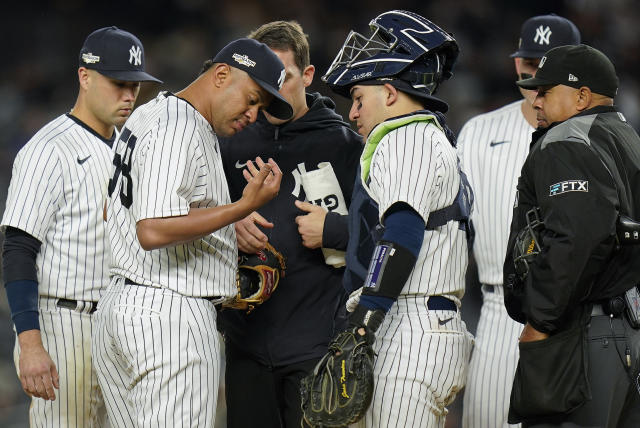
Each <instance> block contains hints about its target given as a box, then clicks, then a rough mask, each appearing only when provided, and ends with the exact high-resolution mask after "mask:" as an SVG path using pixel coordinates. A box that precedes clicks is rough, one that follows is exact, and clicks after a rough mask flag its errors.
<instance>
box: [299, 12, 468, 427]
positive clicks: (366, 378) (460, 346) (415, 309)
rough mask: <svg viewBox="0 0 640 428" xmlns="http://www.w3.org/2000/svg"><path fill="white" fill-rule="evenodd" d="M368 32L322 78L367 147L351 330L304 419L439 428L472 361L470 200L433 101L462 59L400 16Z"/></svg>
mask: <svg viewBox="0 0 640 428" xmlns="http://www.w3.org/2000/svg"><path fill="white" fill-rule="evenodd" d="M369 26H370V28H371V34H370V35H363V34H360V33H357V32H354V31H352V32H351V33H350V34H349V36H348V37H347V40H346V41H345V43H344V45H343V48H342V49H341V50H340V52H339V53H338V55H337V56H336V59H335V60H334V62H333V64H332V65H331V67H330V69H329V71H328V72H327V73H326V74H325V76H324V77H323V80H325V82H327V84H329V86H330V87H331V89H332V90H334V91H335V92H337V93H339V94H342V95H345V96H348V97H350V98H351V100H352V106H351V110H350V113H349V118H350V119H351V120H352V121H353V122H355V124H356V126H357V128H358V132H359V133H360V134H361V135H362V136H363V137H365V138H366V144H365V147H364V150H363V153H362V156H361V158H360V166H361V168H360V171H359V174H358V178H357V180H356V184H355V187H354V191H353V194H352V197H351V205H350V207H349V218H348V221H349V243H348V245H347V251H346V261H347V266H346V270H345V275H344V278H343V285H344V286H345V288H346V289H347V290H349V291H352V292H353V293H352V296H353V297H352V298H351V299H350V301H349V302H348V304H349V303H353V306H354V310H353V312H352V313H351V315H350V317H349V321H350V323H351V325H352V327H351V328H350V329H349V330H347V331H346V332H344V333H342V334H340V335H338V337H337V338H336V340H335V341H333V342H332V344H331V346H330V351H329V354H328V355H327V356H326V357H325V358H324V359H323V361H321V363H320V364H319V365H318V366H316V368H315V370H314V371H313V373H312V374H311V375H310V376H309V377H308V378H307V379H306V380H305V382H304V383H303V386H302V406H303V411H304V416H305V419H306V421H308V422H309V423H310V424H311V425H313V426H316V427H318V426H327V427H337V426H344V425H348V424H351V423H353V422H355V421H357V420H359V419H360V418H362V421H360V422H359V426H361V427H366V428H374V427H375V428H382V427H412V428H417V427H424V428H426V427H429V428H432V427H444V422H445V416H446V414H447V409H446V406H447V405H448V404H449V403H451V402H452V401H453V399H454V398H455V395H456V393H457V392H458V391H459V390H460V389H461V388H462V387H463V386H464V381H465V378H466V366H467V361H468V358H469V353H470V350H471V338H470V335H469V334H468V333H467V331H466V327H465V325H464V322H462V320H461V317H460V310H459V306H460V298H461V297H462V295H463V293H464V273H465V271H466V267H467V251H468V248H467V239H469V238H470V236H471V232H470V230H469V227H468V222H467V220H468V214H469V210H470V205H471V194H470V189H469V188H468V186H467V185H466V180H465V178H464V175H463V174H461V173H460V171H459V168H458V166H457V158H456V153H455V148H454V145H455V138H454V137H453V133H452V132H451V131H450V130H449V129H448V128H447V127H446V125H445V120H444V115H443V112H445V111H446V110H447V104H446V103H445V102H444V101H442V100H440V99H438V98H435V97H434V96H433V93H434V92H435V90H436V89H437V88H438V86H439V85H440V83H442V81H443V80H446V79H447V78H448V77H450V76H451V68H452V67H453V64H454V63H455V59H456V57H457V54H458V45H457V43H456V41H455V40H454V39H453V38H452V37H451V36H450V35H449V34H448V33H446V32H445V31H444V30H442V29H441V28H439V27H438V26H436V25H435V24H434V23H432V22H431V21H429V20H427V19H425V18H423V17H421V16H419V15H416V14H414V13H411V12H408V11H399V10H394V11H390V12H385V13H383V14H381V15H379V16H378V17H376V18H375V19H373V20H372V21H371V23H370V24H369ZM418 39H419V40H418ZM425 46H428V47H429V48H428V49H427V48H425ZM356 301H357V303H356ZM374 334H375V335H376V340H375V344H374V340H373V335H374ZM372 345H373V351H375V352H376V353H377V354H378V357H376V360H375V364H372V360H373V351H372V350H371V347H372ZM372 367H373V369H372ZM371 373H372V374H371ZM368 408H369V409H368Z"/></svg>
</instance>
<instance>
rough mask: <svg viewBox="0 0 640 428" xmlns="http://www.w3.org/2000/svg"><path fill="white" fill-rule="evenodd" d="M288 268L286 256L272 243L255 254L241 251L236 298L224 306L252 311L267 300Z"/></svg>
mask: <svg viewBox="0 0 640 428" xmlns="http://www.w3.org/2000/svg"><path fill="white" fill-rule="evenodd" d="M285 269H286V266H285V262H284V256H283V255H282V254H281V253H280V252H279V251H278V250H276V249H275V248H273V247H272V246H271V245H270V244H267V246H266V247H265V249H264V250H260V251H258V252H257V253H255V254H247V253H242V252H240V253H239V260H238V274H237V277H236V287H237V288H238V294H237V295H236V297H235V299H233V300H232V301H231V302H229V303H225V304H224V307H227V308H233V309H240V310H246V311H247V313H249V312H251V311H252V310H254V309H255V308H256V306H260V305H261V304H263V303H264V302H266V301H267V300H268V299H269V298H270V297H271V295H272V294H273V292H274V291H275V290H276V288H277V287H278V282H279V281H280V278H281V277H283V276H284V271H285Z"/></svg>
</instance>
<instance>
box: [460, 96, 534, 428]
mask: <svg viewBox="0 0 640 428" xmlns="http://www.w3.org/2000/svg"><path fill="white" fill-rule="evenodd" d="M523 102H525V101H524V100H520V101H516V102H514V103H511V104H508V105H506V106H504V107H502V108H500V109H498V110H495V111H492V112H489V113H485V114H481V115H479V116H476V117H474V118H472V119H471V120H469V121H468V122H467V123H466V124H465V125H464V127H463V128H462V130H461V131H460V137H459V138H458V150H459V154H460V161H461V165H462V169H463V171H464V172H465V173H466V174H467V178H468V179H469V183H470V184H471V187H472V188H473V191H474V196H475V203H474V209H473V212H472V215H471V219H472V221H473V225H474V227H475V230H476V238H475V243H474V246H473V254H474V257H475V259H476V262H477V264H478V275H479V278H480V282H481V283H482V284H483V286H482V296H483V304H482V309H481V313H480V319H479V321H478V330H477V332H476V343H475V348H474V350H473V355H472V357H471V364H470V367H469V376H468V378H467V386H466V389H465V393H464V402H463V426H464V427H469V428H482V427H487V428H496V427H508V426H513V425H509V424H507V413H508V410H509V397H510V394H511V386H512V383H513V376H514V374H515V370H516V365H517V363H518V336H519V335H520V332H521V331H522V324H519V323H517V322H515V321H513V320H512V319H511V318H510V317H509V315H508V314H507V311H506V309H505V307H504V292H503V288H502V269H503V265H504V258H505V254H506V251H507V240H508V238H509V227H510V225H511V217H512V215H513V204H514V200H515V195H516V184H517V182H518V177H519V176H520V170H521V169H522V164H523V163H524V161H525V159H526V157H527V154H528V153H529V143H530V142H531V134H532V132H533V131H534V128H533V127H532V126H531V125H529V123H528V122H527V121H526V119H525V118H524V115H523V114H522V111H521V106H522V103H523Z"/></svg>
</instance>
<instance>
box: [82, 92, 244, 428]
mask: <svg viewBox="0 0 640 428" xmlns="http://www.w3.org/2000/svg"><path fill="white" fill-rule="evenodd" d="M114 164H115V165H116V166H118V165H119V167H116V168H114V178H115V180H114V186H113V187H110V190H113V192H112V194H111V196H110V197H109V199H108V208H107V212H108V222H107V224H108V226H107V227H108V236H109V240H110V242H111V246H112V261H111V273H112V274H113V275H114V277H113V279H112V281H111V284H110V286H109V289H108V290H107V293H106V295H105V296H104V298H103V299H102V300H101V301H100V305H99V309H98V312H97V314H96V315H97V323H96V324H97V325H96V329H95V330H94V339H95V340H94V355H95V358H94V362H95V365H96V369H97V372H98V379H99V381H100V385H101V386H102V389H103V391H104V395H105V401H106V405H107V411H108V413H109V418H110V421H111V423H112V424H113V425H115V426H119V427H132V426H137V427H172V428H173V427H178V426H185V427H190V426H198V427H211V426H213V423H214V420H215V409H216V401H217V392H218V380H219V376H220V356H219V343H218V333H217V330H216V310H215V307H214V304H213V303H212V301H210V300H207V299H204V298H202V297H210V296H233V295H234V294H235V275H236V269H237V249H236V236H235V230H234V228H233V226H232V225H230V226H226V227H223V228H221V229H219V230H218V231H216V232H214V233H212V234H210V235H207V236H205V237H204V238H201V239H197V240H195V241H192V242H190V243H187V244H183V245H178V246H174V247H169V248H163V249H157V250H152V251H144V250H143V249H142V247H141V246H140V243H139V241H138V239H137V236H136V223H137V222H138V221H140V220H142V219H148V218H159V217H170V216H181V215H186V214H187V213H188V212H189V209H190V208H194V207H213V206H218V205H226V204H229V203H230V202H231V201H230V199H229V194H228V190H227V184H226V179H225V176H224V174H223V172H222V161H221V158H220V154H219V147H218V141H217V138H216V135H215V134H214V132H213V129H212V127H211V125H209V123H208V122H207V121H206V119H205V118H204V117H203V116H202V115H200V113H199V112H198V111H197V110H196V109H195V108H193V106H191V105H190V104H189V103H187V102H186V101H184V100H182V99H180V98H177V97H175V96H173V95H171V94H169V93H160V94H159V95H158V96H157V97H156V98H155V99H154V100H152V101H150V102H148V103H147V104H145V105H143V106H141V107H139V108H138V109H136V111H134V113H133V114H132V115H131V117H130V118H129V120H128V121H127V122H126V123H125V126H124V128H123V130H122V133H121V137H120V138H119V140H118V141H117V148H116V156H115V160H114ZM125 278H128V279H129V280H131V281H133V282H134V283H137V284H141V285H136V284H130V283H126V282H125Z"/></svg>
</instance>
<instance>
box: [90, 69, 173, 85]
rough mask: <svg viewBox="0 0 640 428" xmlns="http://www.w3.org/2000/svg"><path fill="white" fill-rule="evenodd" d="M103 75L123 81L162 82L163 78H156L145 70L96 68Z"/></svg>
mask: <svg viewBox="0 0 640 428" xmlns="http://www.w3.org/2000/svg"><path fill="white" fill-rule="evenodd" d="M96 71H97V72H98V73H100V74H102V75H103V76H107V77H110V78H112V79H116V80H121V81H123V82H156V83H162V80H159V79H156V78H155V77H153V76H152V75H150V74H149V73H146V72H144V71H132V70H128V71H115V70H96Z"/></svg>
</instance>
